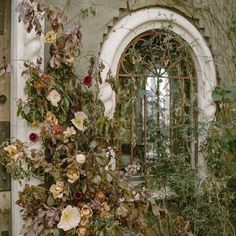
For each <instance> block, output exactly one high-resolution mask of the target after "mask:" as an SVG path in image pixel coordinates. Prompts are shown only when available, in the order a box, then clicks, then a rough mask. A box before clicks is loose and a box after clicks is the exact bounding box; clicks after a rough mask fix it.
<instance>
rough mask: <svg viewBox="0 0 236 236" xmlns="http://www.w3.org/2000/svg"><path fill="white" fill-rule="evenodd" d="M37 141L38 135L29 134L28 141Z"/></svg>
mask: <svg viewBox="0 0 236 236" xmlns="http://www.w3.org/2000/svg"><path fill="white" fill-rule="evenodd" d="M38 139H39V136H38V134H36V133H31V134H30V135H29V140H30V141H31V142H34V143H35V142H37V141H38Z"/></svg>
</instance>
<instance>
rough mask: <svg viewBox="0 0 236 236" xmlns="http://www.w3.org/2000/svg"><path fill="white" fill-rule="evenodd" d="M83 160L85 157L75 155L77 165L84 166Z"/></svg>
mask: <svg viewBox="0 0 236 236" xmlns="http://www.w3.org/2000/svg"><path fill="white" fill-rule="evenodd" d="M85 160H86V157H85V155H84V154H77V155H76V161H77V163H79V164H84V162H85Z"/></svg>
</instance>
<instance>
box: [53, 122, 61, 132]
mask: <svg viewBox="0 0 236 236" xmlns="http://www.w3.org/2000/svg"><path fill="white" fill-rule="evenodd" d="M61 131H62V127H61V126H60V125H59V124H55V125H54V126H53V132H54V133H55V134H60V133H61Z"/></svg>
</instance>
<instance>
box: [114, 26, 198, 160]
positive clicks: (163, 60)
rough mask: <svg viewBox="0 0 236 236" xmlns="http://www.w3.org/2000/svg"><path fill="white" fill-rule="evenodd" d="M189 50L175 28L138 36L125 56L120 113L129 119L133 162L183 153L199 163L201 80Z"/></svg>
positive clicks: (126, 143) (125, 151)
mask: <svg viewBox="0 0 236 236" xmlns="http://www.w3.org/2000/svg"><path fill="white" fill-rule="evenodd" d="M191 55H192V50H191V47H190V45H189V44H188V43H187V42H186V41H184V40H183V39H182V38H181V37H180V36H179V35H177V34H175V33H174V32H172V31H171V29H168V28H166V29H164V28H163V29H161V30H160V29H159V30H151V31H147V32H144V33H142V34H141V35H138V36H137V37H135V38H134V39H133V40H132V41H131V42H130V43H129V45H128V46H127V48H126V49H125V50H124V52H123V53H122V56H121V58H120V61H119V64H118V68H117V73H116V75H117V76H116V79H118V80H119V82H120V90H121V91H120V94H118V95H117V96H119V97H117V99H116V109H117V110H118V112H119V114H120V116H121V117H123V118H124V119H125V120H129V122H128V123H129V125H128V127H127V130H126V135H125V137H124V140H125V141H124V143H123V148H122V150H123V154H127V155H129V156H130V160H131V161H132V160H134V159H139V160H141V161H149V162H150V161H153V160H155V158H158V156H165V155H168V154H170V153H171V154H173V155H177V154H184V155H186V157H189V160H191V157H193V158H194V159H195V160H196V159H197V156H198V152H197V151H196V150H197V148H198V138H197V132H196V127H197V111H198V108H197V78H196V71H195V66H194V63H193V60H192V56H191Z"/></svg>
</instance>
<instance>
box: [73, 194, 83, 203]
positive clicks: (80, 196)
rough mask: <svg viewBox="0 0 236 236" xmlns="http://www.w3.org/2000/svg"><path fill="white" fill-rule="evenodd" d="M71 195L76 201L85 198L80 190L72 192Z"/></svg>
mask: <svg viewBox="0 0 236 236" xmlns="http://www.w3.org/2000/svg"><path fill="white" fill-rule="evenodd" d="M73 197H74V199H76V200H78V201H83V199H84V198H85V195H84V193H82V192H74V193H73Z"/></svg>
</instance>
